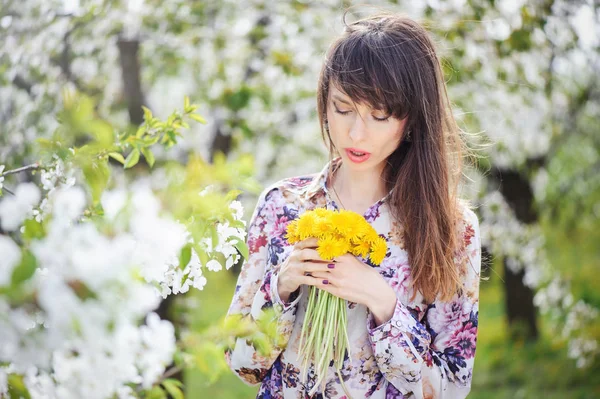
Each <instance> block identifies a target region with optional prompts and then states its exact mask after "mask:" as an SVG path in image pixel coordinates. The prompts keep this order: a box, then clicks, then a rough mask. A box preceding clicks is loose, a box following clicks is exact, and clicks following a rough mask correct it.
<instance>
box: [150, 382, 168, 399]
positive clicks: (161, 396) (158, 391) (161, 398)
mask: <svg viewBox="0 0 600 399" xmlns="http://www.w3.org/2000/svg"><path fill="white" fill-rule="evenodd" d="M146 399H167V393H166V392H165V391H164V390H163V389H162V388H161V387H160V386H158V385H157V386H154V387H153V388H152V389H151V390H150V391H149V392H148V395H147V396H146Z"/></svg>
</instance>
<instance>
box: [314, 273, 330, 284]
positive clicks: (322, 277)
mask: <svg viewBox="0 0 600 399" xmlns="http://www.w3.org/2000/svg"><path fill="white" fill-rule="evenodd" d="M310 275H311V277H312V278H316V279H317V280H321V282H323V280H327V284H331V285H335V283H334V282H333V275H332V274H331V273H329V272H311V273H310Z"/></svg>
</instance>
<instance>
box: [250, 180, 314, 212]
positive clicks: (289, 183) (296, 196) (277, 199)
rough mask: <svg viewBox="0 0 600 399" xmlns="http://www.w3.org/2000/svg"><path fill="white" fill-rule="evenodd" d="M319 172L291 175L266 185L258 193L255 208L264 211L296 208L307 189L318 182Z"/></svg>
mask: <svg viewBox="0 0 600 399" xmlns="http://www.w3.org/2000/svg"><path fill="white" fill-rule="evenodd" d="M318 177H319V174H318V173H313V174H308V175H301V176H293V177H287V178H284V179H281V180H279V181H276V182H274V183H271V184H270V185H268V186H267V187H266V188H265V189H264V190H263V191H262V192H261V194H260V195H259V198H258V202H257V205H256V207H257V209H258V210H263V212H264V213H273V212H278V213H279V212H281V211H282V209H284V208H286V207H287V208H296V209H297V208H298V207H299V206H300V205H301V204H302V203H303V201H304V200H305V198H306V195H307V194H308V192H309V191H311V190H313V189H314V188H315V185H316V184H318V181H317V179H318Z"/></svg>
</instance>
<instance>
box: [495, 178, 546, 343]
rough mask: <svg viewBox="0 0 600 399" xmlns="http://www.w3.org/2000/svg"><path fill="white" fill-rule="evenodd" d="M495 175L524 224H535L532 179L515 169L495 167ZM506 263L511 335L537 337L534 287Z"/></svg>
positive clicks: (507, 314) (507, 304)
mask: <svg viewBox="0 0 600 399" xmlns="http://www.w3.org/2000/svg"><path fill="white" fill-rule="evenodd" d="M494 174H495V175H496V177H497V178H498V180H499V181H500V182H501V185H500V192H501V193H502V195H503V196H504V198H505V199H506V202H507V203H508V204H509V206H510V207H511V209H512V210H513V212H514V213H515V216H516V218H517V220H519V221H520V222H521V223H525V224H532V223H536V222H537V221H538V214H537V212H536V211H535V208H534V206H533V205H534V204H533V200H534V198H533V191H532V188H531V184H530V183H529V181H528V180H527V179H525V178H524V177H523V176H522V175H521V174H520V173H519V172H517V171H515V170H496V171H495V173H494ZM503 265H504V279H505V283H504V292H505V303H506V316H507V318H508V324H509V326H510V328H511V334H512V336H513V338H516V339H526V340H536V339H537V338H538V328H537V312H536V308H535V306H534V304H533V296H534V293H533V290H532V289H531V288H529V287H528V286H526V285H525V284H524V283H523V276H524V275H525V273H524V271H523V270H521V271H519V272H518V273H515V272H513V271H512V270H511V269H510V268H509V267H508V266H507V262H506V260H504V261H503Z"/></svg>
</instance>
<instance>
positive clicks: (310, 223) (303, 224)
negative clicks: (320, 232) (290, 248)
mask: <svg viewBox="0 0 600 399" xmlns="http://www.w3.org/2000/svg"><path fill="white" fill-rule="evenodd" d="M316 221H317V215H315V214H314V213H313V212H306V213H304V214H303V215H302V216H300V218H299V219H298V228H297V235H298V236H299V237H300V240H305V239H307V238H309V237H312V234H313V227H314V225H315V222H316Z"/></svg>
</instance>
